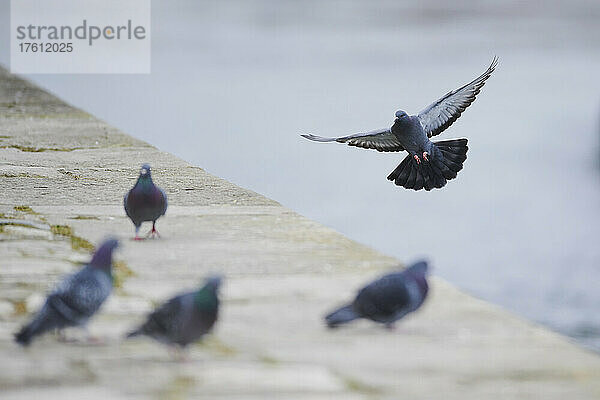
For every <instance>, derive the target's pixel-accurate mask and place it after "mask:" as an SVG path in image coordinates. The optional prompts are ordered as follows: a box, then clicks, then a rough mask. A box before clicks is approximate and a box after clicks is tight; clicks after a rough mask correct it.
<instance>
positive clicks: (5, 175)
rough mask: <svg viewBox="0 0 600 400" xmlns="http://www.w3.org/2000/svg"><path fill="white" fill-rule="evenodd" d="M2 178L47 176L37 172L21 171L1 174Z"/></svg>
mask: <svg viewBox="0 0 600 400" xmlns="http://www.w3.org/2000/svg"><path fill="white" fill-rule="evenodd" d="M0 177H2V178H47V176H42V175H36V174H27V173H25V172H21V173H18V174H11V173H4V174H0Z"/></svg>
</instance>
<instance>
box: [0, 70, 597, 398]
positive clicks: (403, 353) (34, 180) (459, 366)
mask: <svg viewBox="0 0 600 400" xmlns="http://www.w3.org/2000/svg"><path fill="white" fill-rule="evenodd" d="M0 155H1V157H0V188H2V197H0V213H1V214H2V215H0V260H1V261H0V320H1V321H2V323H1V324H0V361H1V362H2V364H3V365H4V368H2V369H1V371H0V391H1V392H2V396H1V397H2V398H3V399H31V398H35V397H42V396H43V397H44V398H47V399H53V398H61V399H63V398H65V397H67V398H71V397H72V398H86V399H96V398H98V399H106V398H110V399H137V398H139V399H142V398H161V399H163V398H164V399H178V398H228V399H242V398H244V399H247V398H256V399H263V398H285V399H367V398H382V399H383V398H389V399H399V398H407V399H435V398H444V399H465V398H473V399H482V398H485V399H510V398H514V399H522V398H540V399H564V398H566V397H570V398H576V399H597V398H600V358H598V356H597V355H594V354H591V353H587V352H585V351H584V350H581V349H580V348H577V347H576V346H574V345H572V344H570V343H569V342H568V341H567V340H566V339H565V338H563V337H560V336H559V335H556V334H554V333H551V332H548V331H547V330H545V329H543V328H540V327H538V326H535V325H533V324H531V323H528V322H525V321H523V320H521V319H519V318H517V317H515V316H512V315H510V314H508V313H506V312H504V311H503V310H500V309H499V308H497V307H495V306H492V305H490V304H487V303H485V302H482V301H479V300H477V299H474V298H472V297H470V296H467V295H465V294H463V293H461V292H459V291H458V290H456V289H455V288H453V287H452V286H451V285H449V284H447V283H445V282H443V281H441V280H440V279H436V278H433V279H432V295H431V297H430V299H429V300H428V302H427V303H426V305H425V306H424V308H423V310H422V311H421V312H419V313H418V314H416V315H414V316H413V317H412V318H408V319H407V320H406V321H405V322H403V323H401V324H399V326H398V328H397V330H396V331H395V332H389V331H387V330H385V329H381V328H379V327H376V326H374V325H372V324H369V323H366V322H364V323H363V322H359V323H356V324H355V325H353V326H351V327H349V328H348V329H342V330H338V331H335V332H330V331H328V330H327V329H326V328H325V327H324V326H323V323H322V320H321V318H322V315H323V314H324V313H325V312H326V311H328V310H329V309H330V308H332V307H334V306H336V305H338V304H339V303H340V302H342V301H344V300H345V299H347V298H348V297H350V296H351V295H352V294H353V292H354V291H355V289H356V288H357V287H359V286H360V285H361V284H362V283H364V282H365V281H366V280H368V279H371V278H372V277H374V276H376V275H378V274H379V273H381V272H382V271H384V270H386V269H389V268H391V267H394V266H397V265H398V264H399V262H398V261H396V260H394V259H393V258H390V257H387V256H384V255H382V254H379V253H376V252H375V251H373V250H371V249H369V248H367V247H365V246H363V245H361V244H358V243H355V242H353V241H351V240H349V239H347V238H345V237H343V236H342V235H340V234H338V233H336V232H334V231H333V230H331V229H328V228H326V227H323V226H322V225H319V224H317V223H315V222H313V221H310V220H308V219H306V218H304V217H302V216H300V215H298V214H296V213H294V212H293V211H290V210H288V209H286V208H284V207H281V206H280V205H279V204H278V203H276V202H275V201H272V200H270V199H267V198H265V197H263V196H261V195H259V194H256V193H254V192H252V191H249V190H245V189H242V188H239V187H236V186H234V185H232V184H231V183H228V182H226V181H224V180H222V179H219V178H216V177H214V176H211V175H209V174H207V173H206V172H204V171H203V170H202V169H200V168H198V167H194V166H191V165H189V164H188V163H186V162H185V161H183V160H180V159H178V158H176V157H174V156H172V155H170V154H168V153H164V152H161V151H159V150H157V149H155V148H154V147H152V146H150V145H148V144H147V143H144V142H142V141H139V140H136V139H134V138H132V137H130V136H127V135H125V134H123V133H121V132H119V131H118V130H116V129H115V128H112V127H110V126H108V125H106V124H105V123H103V122H101V121H99V120H97V119H95V118H94V117H92V116H90V115H88V114H86V113H84V112H82V111H80V110H77V109H75V108H73V107H70V106H68V105H66V104H65V103H63V102H62V101H60V100H59V99H57V98H55V97H53V96H51V95H49V94H47V93H45V92H44V91H42V90H40V89H38V88H36V87H34V86H32V85H31V84H29V83H27V82H25V81H23V80H21V79H19V78H16V77H14V76H11V75H9V74H8V73H7V72H6V71H4V70H0ZM146 161H148V162H150V163H151V164H152V166H153V169H154V176H155V180H156V182H157V183H158V184H159V185H160V186H162V187H163V188H165V190H166V191H167V192H168V195H169V201H170V207H169V210H168V212H167V215H166V217H165V218H163V219H161V220H160V221H159V224H158V227H159V230H160V231H161V234H162V235H163V239H161V240H157V241H148V242H142V243H137V242H132V241H130V240H128V238H130V237H131V236H132V235H133V227H132V224H131V223H130V221H129V220H128V219H127V218H126V217H125V215H124V212H123V209H122V206H121V204H122V196H123V194H124V193H125V191H126V190H127V189H128V188H130V187H131V186H132V184H133V182H134V181H135V179H136V175H137V170H138V168H139V165H140V164H141V163H142V162H146ZM6 220H9V221H10V220H11V221H25V222H31V224H28V223H16V222H15V223H9V222H6ZM3 221H5V222H6V223H3ZM111 233H112V234H116V235H118V236H120V237H121V238H122V239H123V242H124V246H123V248H122V250H121V251H120V252H119V253H118V254H117V259H118V260H119V261H120V262H119V264H118V268H117V283H118V287H117V289H116V291H115V293H114V294H113V296H112V297H111V299H110V300H109V301H108V303H107V304H106V305H105V307H104V308H103V310H102V312H101V313H100V315H99V316H98V318H96V319H95V320H94V322H93V324H92V325H91V326H90V330H91V331H92V332H93V333H94V334H96V335H100V336H103V337H105V338H106V344H104V345H102V346H84V345H66V344H61V343H58V342H57V341H56V340H55V338H53V337H52V336H51V335H50V336H47V337H44V338H42V339H41V340H39V341H38V342H36V343H34V345H33V346H31V348H29V349H26V350H24V349H22V348H19V347H18V346H16V345H15V344H14V343H13V342H12V333H13V332H14V331H15V330H17V329H18V327H19V326H20V324H21V323H23V322H24V320H25V319H26V318H27V317H28V314H29V313H30V312H32V311H34V310H35V309H36V308H37V307H38V306H39V304H40V303H41V302H42V301H43V299H44V293H45V292H46V291H47V290H48V289H49V288H50V287H51V286H52V285H53V284H54V283H55V282H56V280H57V279H58V277H59V276H60V275H62V274H64V273H67V272H70V271H73V270H74V269H75V268H77V265H78V263H79V262H83V261H86V260H87V258H88V254H89V253H88V252H89V248H90V244H91V243H97V242H98V241H99V240H100V239H101V238H102V237H104V236H106V235H107V234H111ZM211 271H222V272H224V273H225V274H226V276H227V281H226V284H225V287H224V293H223V298H224V305H223V313H222V319H221V321H220V323H219V324H218V326H217V329H216V331H215V333H214V335H212V336H211V337H210V338H209V339H208V340H206V342H205V343H203V344H200V345H197V346H194V347H193V348H192V349H191V350H192V351H191V355H190V358H191V360H190V361H189V362H187V363H183V364H181V363H176V362H174V361H173V360H172V359H171V357H170V356H169V354H168V353H167V351H166V350H165V349H164V348H163V347H162V346H159V345H157V344H155V343H154V342H151V341H146V340H136V341H128V342H124V341H122V340H121V335H122V334H123V332H125V331H126V330H127V329H129V328H130V327H131V326H132V325H134V324H135V323H137V322H138V321H140V320H141V318H142V317H143V313H145V312H147V311H148V310H150V309H151V308H152V307H153V305H154V304H156V303H157V302H160V301H162V300H164V299H165V298H166V297H167V296H170V295H172V294H173V293H174V292H177V291H180V290H182V289H185V288H190V287H193V286H194V285H195V284H196V283H197V282H199V281H200V279H201V277H202V276H204V275H205V274H206V273H208V272H211Z"/></svg>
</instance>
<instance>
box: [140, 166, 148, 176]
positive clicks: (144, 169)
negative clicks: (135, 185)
mask: <svg viewBox="0 0 600 400" xmlns="http://www.w3.org/2000/svg"><path fill="white" fill-rule="evenodd" d="M147 173H148V170H147V169H146V168H142V170H141V171H140V174H142V175H146V174H147Z"/></svg>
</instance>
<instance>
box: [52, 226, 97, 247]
mask: <svg viewBox="0 0 600 400" xmlns="http://www.w3.org/2000/svg"><path fill="white" fill-rule="evenodd" d="M50 230H51V231H52V233H54V234H55V235H60V236H65V237H68V238H69V239H70V240H71V248H72V249H73V250H82V249H83V250H88V251H93V250H94V245H93V244H91V243H90V242H89V241H87V240H85V239H84V238H82V237H79V236H76V235H75V234H74V232H73V228H71V227H70V226H69V225H52V226H51V227H50Z"/></svg>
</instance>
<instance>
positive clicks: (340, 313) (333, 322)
mask: <svg viewBox="0 0 600 400" xmlns="http://www.w3.org/2000/svg"><path fill="white" fill-rule="evenodd" d="M357 318H359V316H358V314H356V313H355V312H354V309H353V307H352V304H348V305H347V306H344V307H342V308H340V309H337V310H335V311H334V312H332V313H331V314H329V315H327V316H326V317H325V322H327V326H328V327H329V328H335V327H337V326H339V325H342V324H345V323H348V322H350V321H354V320H355V319H357Z"/></svg>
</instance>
